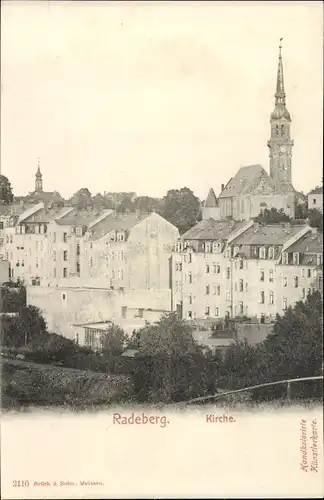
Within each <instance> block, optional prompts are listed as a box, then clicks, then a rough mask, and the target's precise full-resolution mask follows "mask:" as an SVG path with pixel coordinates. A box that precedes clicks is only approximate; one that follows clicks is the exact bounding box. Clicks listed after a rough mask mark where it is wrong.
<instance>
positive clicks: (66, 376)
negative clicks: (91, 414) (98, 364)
mask: <svg viewBox="0 0 324 500" xmlns="http://www.w3.org/2000/svg"><path fill="white" fill-rule="evenodd" d="M1 371H2V376H1V400H2V408H3V409H10V408H17V407H19V406H28V405H32V406H45V405H64V404H68V405H74V406H91V405H96V404H109V403H116V402H119V401H122V400H123V399H124V398H125V397H127V398H129V397H130V395H131V392H132V381H131V379H130V378H129V377H127V376H125V375H110V374H107V373H96V372H91V371H85V370H76V369H72V368H61V367H57V366H53V365H41V364H36V363H31V362H27V361H18V360H15V359H6V358H2V359H1Z"/></svg>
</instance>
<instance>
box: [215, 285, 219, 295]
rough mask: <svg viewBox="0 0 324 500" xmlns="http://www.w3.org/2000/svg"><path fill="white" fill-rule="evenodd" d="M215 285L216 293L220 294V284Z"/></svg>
mask: <svg viewBox="0 0 324 500" xmlns="http://www.w3.org/2000/svg"><path fill="white" fill-rule="evenodd" d="M216 286H217V295H220V285H216Z"/></svg>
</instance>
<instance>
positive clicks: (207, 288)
mask: <svg viewBox="0 0 324 500" xmlns="http://www.w3.org/2000/svg"><path fill="white" fill-rule="evenodd" d="M206 295H209V285H206Z"/></svg>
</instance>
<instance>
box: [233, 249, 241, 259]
mask: <svg viewBox="0 0 324 500" xmlns="http://www.w3.org/2000/svg"><path fill="white" fill-rule="evenodd" d="M239 251H240V249H239V247H234V250H233V257H236V256H237V254H238V253H239Z"/></svg>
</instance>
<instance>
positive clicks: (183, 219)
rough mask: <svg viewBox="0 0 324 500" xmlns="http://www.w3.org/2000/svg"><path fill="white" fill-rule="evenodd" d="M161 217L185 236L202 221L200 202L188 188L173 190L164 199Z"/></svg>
mask: <svg viewBox="0 0 324 500" xmlns="http://www.w3.org/2000/svg"><path fill="white" fill-rule="evenodd" d="M161 215H162V216H163V217H164V218H165V219H167V220H168V221H169V222H171V224H173V225H174V226H176V227H177V228H178V229H179V232H180V234H183V233H185V232H186V231H188V230H189V229H190V228H191V227H192V226H194V225H195V224H196V223H197V222H198V221H199V220H200V219H201V205H200V201H199V199H198V198H197V197H196V196H195V195H194V193H193V192H192V191H191V190H190V189H189V188H187V187H183V188H181V189H171V190H170V191H168V192H167V194H166V195H165V197H164V198H163V210H162V213H161Z"/></svg>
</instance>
